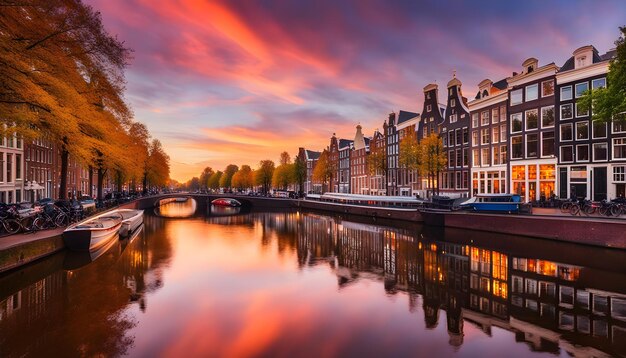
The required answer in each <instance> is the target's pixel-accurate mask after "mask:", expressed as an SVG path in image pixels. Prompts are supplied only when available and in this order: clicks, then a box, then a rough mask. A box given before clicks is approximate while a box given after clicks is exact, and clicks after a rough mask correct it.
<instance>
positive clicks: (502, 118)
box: [500, 106, 506, 122]
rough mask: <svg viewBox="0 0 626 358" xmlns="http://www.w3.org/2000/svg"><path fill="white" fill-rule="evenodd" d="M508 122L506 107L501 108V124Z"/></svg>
mask: <svg viewBox="0 0 626 358" xmlns="http://www.w3.org/2000/svg"><path fill="white" fill-rule="evenodd" d="M505 121H506V106H500V122H505Z"/></svg>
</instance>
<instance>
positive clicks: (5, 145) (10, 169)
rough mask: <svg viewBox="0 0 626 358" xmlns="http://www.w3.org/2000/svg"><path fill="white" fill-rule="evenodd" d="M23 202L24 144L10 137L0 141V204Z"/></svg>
mask: <svg viewBox="0 0 626 358" xmlns="http://www.w3.org/2000/svg"><path fill="white" fill-rule="evenodd" d="M23 200H24V143H23V141H22V139H21V138H19V137H17V136H12V137H8V138H1V140H0V202H1V203H19V202H21V201H23Z"/></svg>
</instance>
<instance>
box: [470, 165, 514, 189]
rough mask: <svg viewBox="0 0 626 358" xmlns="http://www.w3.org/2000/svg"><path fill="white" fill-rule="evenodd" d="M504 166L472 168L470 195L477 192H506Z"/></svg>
mask: <svg viewBox="0 0 626 358" xmlns="http://www.w3.org/2000/svg"><path fill="white" fill-rule="evenodd" d="M506 184H507V178H506V166H503V167H501V168H498V167H491V168H488V169H480V168H477V169H475V170H474V169H473V170H472V196H474V195H478V194H506V193H508V190H507V185H506Z"/></svg>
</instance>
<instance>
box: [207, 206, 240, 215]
mask: <svg viewBox="0 0 626 358" xmlns="http://www.w3.org/2000/svg"><path fill="white" fill-rule="evenodd" d="M240 212H241V207H240V206H222V205H209V212H208V215H214V216H230V215H237V214H239V213H240Z"/></svg>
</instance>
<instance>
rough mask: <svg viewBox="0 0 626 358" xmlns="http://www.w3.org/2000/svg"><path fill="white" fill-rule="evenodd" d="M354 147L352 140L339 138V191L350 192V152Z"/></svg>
mask: <svg viewBox="0 0 626 358" xmlns="http://www.w3.org/2000/svg"><path fill="white" fill-rule="evenodd" d="M353 148H354V145H353V141H351V140H348V139H340V140H339V173H338V175H337V178H338V180H339V192H340V193H346V194H347V193H350V154H351V153H352V149H353Z"/></svg>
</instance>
